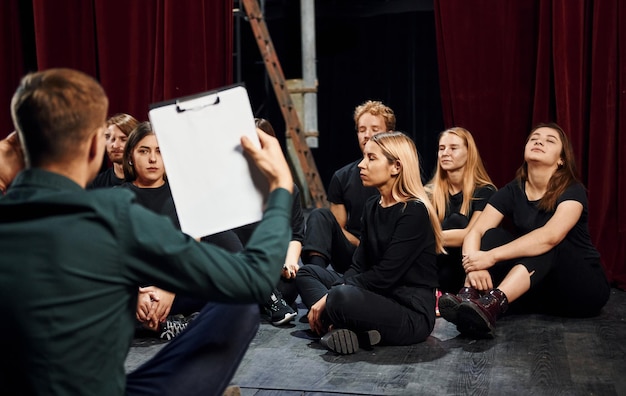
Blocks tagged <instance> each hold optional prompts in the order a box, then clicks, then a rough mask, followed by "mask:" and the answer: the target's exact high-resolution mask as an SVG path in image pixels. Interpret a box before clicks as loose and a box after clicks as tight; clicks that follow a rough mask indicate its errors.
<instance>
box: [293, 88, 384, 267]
mask: <svg viewBox="0 0 626 396" xmlns="http://www.w3.org/2000/svg"><path fill="white" fill-rule="evenodd" d="M354 124H355V126H356V132H357V134H356V135H357V138H358V141H359V149H360V150H361V152H363V149H364V147H365V144H366V143H367V142H368V141H369V140H370V139H371V138H372V136H374V135H375V134H377V133H380V132H386V131H392V130H393V129H394V128H395V127H396V116H395V115H394V113H393V110H391V109H390V108H389V107H387V106H385V105H384V104H383V103H381V102H378V101H371V100H368V101H367V102H365V103H363V104H361V105H360V106H357V107H356V109H355V110H354ZM359 162H361V160H360V159H358V160H356V161H354V162H352V163H350V164H348V165H346V166H344V167H342V168H341V169H339V170H337V171H336V172H335V173H334V175H333V177H332V179H331V181H330V185H329V187H328V201H329V202H330V209H326V208H316V209H313V211H311V213H310V214H309V217H308V219H307V223H306V228H305V236H304V246H303V247H302V262H303V263H305V264H316V265H319V266H322V267H324V268H325V267H326V266H327V265H328V264H329V263H331V264H332V266H333V269H334V270H335V271H337V272H339V273H343V272H344V271H345V270H347V269H348V266H349V263H350V259H351V257H352V254H353V253H354V250H355V249H356V247H357V246H358V245H359V236H360V232H361V215H362V214H363V206H364V205H365V201H366V200H367V199H368V198H369V197H370V196H372V195H375V194H376V189H375V188H373V187H365V186H363V183H361V179H360V178H359V168H358V164H359Z"/></svg>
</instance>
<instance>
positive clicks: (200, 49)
mask: <svg viewBox="0 0 626 396" xmlns="http://www.w3.org/2000/svg"><path fill="white" fill-rule="evenodd" d="M20 1H21V0H6V1H2V5H1V6H0V7H1V11H2V12H1V13H0V26H2V27H1V28H0V29H1V30H0V32H1V33H2V36H1V37H0V46H1V48H2V50H3V52H2V53H3V54H10V56H7V57H6V58H5V60H4V61H3V62H1V65H0V69H1V70H2V76H3V77H2V78H3V84H2V88H1V89H0V106H2V109H3V112H2V115H1V116H0V117H1V118H0V127H1V128H2V131H0V136H4V135H6V134H7V133H8V132H10V131H11V128H12V123H11V121H10V113H9V111H8V109H9V105H8V103H9V102H10V98H11V96H12V94H13V92H14V90H15V87H16V86H17V84H18V82H19V78H20V77H21V76H22V75H23V74H24V73H25V72H27V71H32V70H34V69H38V70H43V69H47V68H51V67H70V68H74V69H78V70H82V71H84V72H86V73H88V74H90V75H92V76H94V77H96V78H98V79H99V81H100V82H101V83H102V85H103V87H104V89H105V90H106V92H107V94H108V95H109V101H110V113H111V114H114V113H117V112H125V113H130V114H132V115H134V116H135V117H137V118H138V119H140V120H147V113H148V106H149V104H150V103H154V102H158V101H162V100H167V99H171V98H175V97H179V96H185V95H191V94H195V93H198V92H202V91H206V90H210V89H214V88H217V87H220V86H224V85H228V84H231V83H232V41H233V40H232V35H233V28H232V24H233V16H232V6H233V5H232V1H228V0H219V1H217V0H216V1H206V0H136V1H126V0H55V1H48V0H32V8H30V15H28V14H27V12H24V11H23V10H22V12H20V11H19V10H18V8H19V7H18V5H19V3H20ZM24 3H25V2H24ZM22 8H27V7H22ZM29 17H30V18H31V20H29V19H28V18H29ZM29 26H34V28H32V29H33V30H34V32H32V35H33V36H34V46H35V52H36V65H35V66H34V67H32V65H31V67H30V69H31V70H26V69H27V67H26V66H25V65H24V64H23V62H22V58H23V56H22V54H21V51H22V49H23V48H24V47H25V46H28V45H30V43H24V42H23V40H22V39H21V38H20V33H21V32H23V30H24V29H28V27H29ZM5 109H7V110H5ZM5 112H6V114H5Z"/></svg>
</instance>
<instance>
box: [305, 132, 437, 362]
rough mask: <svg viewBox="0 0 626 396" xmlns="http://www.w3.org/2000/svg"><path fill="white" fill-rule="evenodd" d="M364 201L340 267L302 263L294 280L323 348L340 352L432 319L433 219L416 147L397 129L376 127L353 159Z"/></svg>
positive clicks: (425, 332) (404, 333) (420, 327)
mask: <svg viewBox="0 0 626 396" xmlns="http://www.w3.org/2000/svg"><path fill="white" fill-rule="evenodd" d="M358 167H359V170H360V177H361V180H362V182H363V185H364V186H367V187H375V188H376V189H377V190H378V194H377V195H374V196H372V197H371V198H370V199H368V200H367V202H366V203H365V208H364V211H363V218H362V224H363V225H362V227H361V242H360V243H359V246H358V247H357V248H356V251H355V252H354V256H353V258H352V262H351V263H348V264H345V263H341V264H342V265H345V266H346V267H349V269H348V270H347V271H346V272H345V273H344V274H343V276H342V275H340V274H338V273H337V272H334V271H331V270H329V269H327V268H323V267H321V266H319V265H315V264H308V265H305V266H303V267H302V268H301V269H300V271H299V272H298V276H297V278H296V284H297V286H298V291H299V292H300V296H301V297H302V301H303V302H304V304H305V305H306V306H307V307H308V308H309V314H308V320H309V326H310V327H311V330H313V331H314V332H315V333H317V334H320V335H322V338H321V340H320V342H321V344H322V345H323V346H325V347H326V348H328V349H330V350H332V351H334V352H337V353H340V354H348V353H353V352H356V351H358V350H359V348H362V347H365V348H367V347H370V346H372V345H374V344H376V343H378V342H382V343H385V344H387V345H410V344H415V343H418V342H422V341H424V340H425V339H426V337H428V336H429V335H430V333H431V332H432V330H433V327H434V325H435V293H434V291H435V287H436V285H437V262H436V260H437V259H436V254H437V253H440V252H442V251H444V248H443V237H442V234H441V226H440V224H439V220H438V219H437V216H436V214H435V211H434V209H433V207H432V205H431V203H430V201H429V199H428V196H427V194H426V191H425V190H424V186H423V185H422V181H421V177H420V172H419V169H420V168H419V160H418V156H417V149H416V148H415V144H414V143H413V141H412V140H411V139H410V138H409V137H408V136H407V135H405V134H403V133H401V132H381V133H377V134H375V135H374V136H372V138H371V139H369V141H368V142H367V143H366V144H365V147H364V151H363V159H362V160H361V162H360V163H359V164H358Z"/></svg>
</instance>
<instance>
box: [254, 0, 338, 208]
mask: <svg viewBox="0 0 626 396" xmlns="http://www.w3.org/2000/svg"><path fill="white" fill-rule="evenodd" d="M243 5H244V8H245V11H246V15H247V16H248V20H249V22H250V26H251V27H252V32H253V33H254V37H255V38H256V42H257V45H258V46H259V50H260V51H261V55H262V56H263V61H264V62H265V68H266V70H267V73H268V75H269V77H270V80H271V81H272V85H273V87H274V93H275V94H276V98H277V99H278V103H279V105H280V110H281V112H282V114H283V117H284V118H285V126H286V128H287V133H288V136H289V137H291V141H292V143H293V147H294V149H295V152H296V154H297V158H298V162H299V166H300V168H301V169H302V173H303V174H304V177H305V179H306V182H307V185H308V189H309V194H310V195H311V200H312V202H313V204H314V205H315V206H316V207H318V208H321V207H327V206H328V203H327V201H326V191H325V189H324V185H323V183H322V181H321V179H320V176H319V173H318V171H317V166H316V165H315V160H314V159H313V155H312V154H311V150H310V148H309V146H308V144H307V143H306V139H305V136H304V133H303V132H302V124H301V122H300V118H299V117H298V113H297V112H296V108H295V106H294V104H293V101H292V100H291V96H290V93H289V90H288V88H287V83H286V81H285V75H284V74H283V69H282V67H281V66H280V62H279V61H278V57H277V56H276V51H275V50H274V44H273V43H272V39H271V37H270V34H269V31H268V30H267V25H266V23H265V19H264V18H263V14H262V12H261V9H260V7H259V3H258V1H257V0H243ZM294 165H295V164H294ZM305 193H306V191H303V194H305Z"/></svg>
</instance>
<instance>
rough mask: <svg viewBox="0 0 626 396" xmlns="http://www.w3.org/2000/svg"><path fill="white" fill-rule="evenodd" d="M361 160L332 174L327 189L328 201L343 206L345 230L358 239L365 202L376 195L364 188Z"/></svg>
mask: <svg viewBox="0 0 626 396" xmlns="http://www.w3.org/2000/svg"><path fill="white" fill-rule="evenodd" d="M359 162H361V160H360V159H359V160H357V161H355V162H352V163H350V164H348V165H346V166H344V167H343V168H341V169H339V170H337V171H336V172H335V174H333V177H332V179H331V180H330V185H329V187H328V195H327V196H328V201H329V202H331V203H334V204H341V205H344V206H345V208H346V213H347V215H348V219H347V221H346V230H348V232H350V233H351V234H353V235H355V236H357V237H359V236H360V235H361V216H362V215H363V207H364V206H365V202H366V201H367V199H368V198H369V197H371V196H372V195H377V194H378V190H376V188H374V187H364V186H363V182H362V181H361V176H360V175H359V173H360V172H359V167H358V164H359Z"/></svg>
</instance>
